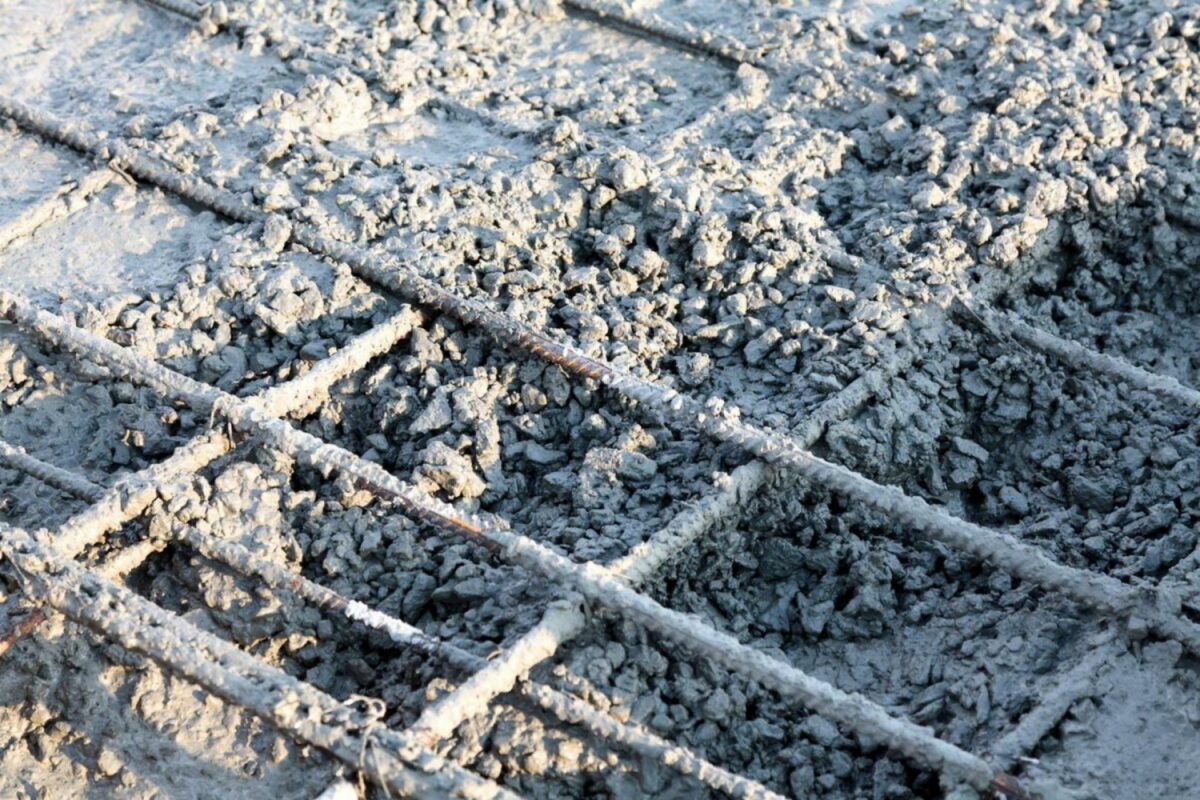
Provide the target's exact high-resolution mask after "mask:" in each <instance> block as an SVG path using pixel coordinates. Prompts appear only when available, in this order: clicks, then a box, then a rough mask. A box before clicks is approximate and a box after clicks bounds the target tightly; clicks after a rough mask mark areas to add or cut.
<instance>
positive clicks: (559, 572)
mask: <svg viewBox="0 0 1200 800" xmlns="http://www.w3.org/2000/svg"><path fill="white" fill-rule="evenodd" d="M0 315H3V316H5V317H7V318H8V319H9V320H10V321H12V322H13V323H15V324H16V325H18V326H19V327H21V328H22V329H24V330H26V331H28V332H30V333H32V334H35V335H37V336H39V337H41V338H43V339H45V340H47V341H48V342H50V343H51V344H52V345H54V346H56V347H60V348H62V349H64V350H66V351H67V352H70V353H73V354H75V355H76V356H78V357H81V358H85V359H88V360H91V361H95V362H97V363H99V364H101V365H103V366H105V367H107V368H108V369H109V371H110V372H112V374H113V375H114V376H116V377H117V378H120V379H125V380H130V381H133V382H136V383H139V384H142V385H146V386H149V387H151V388H153V389H154V390H155V391H157V392H159V393H160V394H162V395H164V396H166V397H170V398H172V399H175V400H178V401H181V402H184V403H186V404H188V405H189V406H191V407H192V408H193V409H195V410H197V411H201V412H205V413H212V414H213V415H214V416H217V417H219V418H221V419H224V420H225V421H226V422H227V423H228V424H229V425H231V426H232V427H233V428H235V429H237V430H241V431H243V432H245V433H248V434H256V435H260V436H262V437H263V438H264V439H266V440H267V441H268V442H270V444H271V445H272V446H274V447H276V448H278V449H280V450H282V451H284V452H286V453H288V454H289V455H291V456H292V457H294V458H296V459H297V460H299V461H301V462H303V463H306V464H309V465H310V466H312V467H314V468H316V469H318V470H321V471H322V472H324V473H328V472H332V471H338V472H340V473H342V474H343V475H347V476H350V477H352V478H355V479H357V480H358V481H359V482H360V484H361V485H362V486H364V487H365V488H367V489H369V490H370V491H373V492H375V493H376V494H377V495H379V496H382V497H385V498H388V499H390V500H392V501H394V502H395V503H396V504H397V505H398V506H399V507H400V508H401V509H402V510H404V511H405V512H406V513H407V514H408V515H409V516H411V517H413V518H414V519H417V520H420V521H422V522H425V523H427V524H429V525H431V526H434V527H436V528H438V529H440V530H443V531H447V532H450V533H457V534H459V535H461V536H464V537H467V538H470V539H474V540H477V541H480V542H486V543H489V544H490V545H491V546H493V547H495V548H496V549H498V550H499V551H500V553H501V555H502V556H503V557H504V558H505V559H506V560H509V561H511V562H513V563H516V564H519V565H521V566H524V567H526V568H528V569H531V570H533V571H535V572H538V573H539V574H542V575H544V576H545V577H547V578H550V579H551V580H552V581H555V582H557V583H559V584H560V585H561V586H563V587H564V588H566V589H568V590H574V591H577V592H579V593H580V594H582V595H583V596H584V597H585V598H587V599H588V600H590V601H591V602H593V603H595V604H597V605H599V606H601V607H604V608H608V609H610V610H613V611H616V612H617V613H619V614H622V615H624V616H627V617H628V618H630V619H633V620H635V621H637V622H640V623H641V624H643V625H645V626H646V627H647V628H649V629H651V630H653V631H656V632H657V633H659V634H661V635H663V636H665V637H667V638H670V639H673V640H675V641H677V642H679V643H681V644H683V645H684V646H685V647H687V648H689V649H691V650H693V651H694V652H696V653H698V654H700V655H702V656H705V657H707V658H709V659H711V660H713V661H714V662H716V663H718V664H720V665H722V666H724V667H726V668H727V669H730V670H732V671H735V672H738V673H740V674H742V675H744V676H746V677H748V678H751V679H753V680H755V681H758V682H760V683H762V684H763V685H764V686H767V687H770V688H772V689H775V690H776V691H778V692H779V693H780V694H782V695H784V696H786V697H791V698H794V699H796V700H798V701H799V702H801V703H802V704H804V705H805V706H807V707H809V708H811V709H812V710H814V711H816V712H817V713H820V714H822V715H824V716H826V717H828V718H830V719H832V720H834V721H836V722H839V723H841V724H843V725H845V726H846V727H848V728H850V729H851V730H854V731H857V732H859V733H862V734H866V735H868V736H870V737H872V738H873V739H875V740H876V741H879V742H881V743H883V744H885V745H886V746H888V747H890V748H892V749H893V750H895V751H897V752H899V753H901V754H903V755H904V756H906V757H907V758H909V759H911V760H913V761H915V762H916V763H919V764H922V765H924V766H926V767H928V768H930V769H934V770H937V771H938V772H942V773H944V774H945V775H947V776H948V777H950V778H952V779H955V780H961V781H964V782H966V783H968V784H970V785H972V786H974V787H976V788H980V789H983V788H985V787H986V786H987V785H988V784H989V782H990V780H991V777H992V770H991V769H990V768H989V767H988V765H987V763H986V762H985V761H983V760H982V759H980V758H979V757H977V756H974V755H972V754H970V753H968V752H966V751H964V750H962V749H960V748H958V747H956V746H954V745H952V744H950V743H949V742H946V741H943V740H941V739H938V738H937V737H936V736H934V735H933V734H932V733H931V732H930V731H929V730H928V729H927V728H923V727H920V726H918V725H915V724H913V723H911V722H908V721H907V720H903V719H898V718H896V717H893V716H892V715H891V714H889V713H888V712H887V711H886V710H885V709H883V708H882V707H881V706H879V705H877V704H875V703H873V702H871V701H870V700H868V699H866V698H865V697H862V696H861V695H857V694H850V693H846V692H843V691H841V690H839V689H837V688H835V687H833V686H831V685H829V684H827V683H825V682H824V681H821V680H818V679H816V678H813V677H812V676H810V675H808V674H806V673H804V672H802V671H801V670H799V669H797V668H795V667H793V666H792V665H790V664H787V663H785V662H782V661H780V660H778V659H775V658H772V657H770V656H768V655H767V654H765V653H763V652H762V651H759V650H756V649H754V648H752V647H749V646H747V645H744V644H742V643H741V642H739V641H738V640H737V639H735V638H734V637H733V636H730V635H729V634H726V633H723V632H721V631H717V630H715V629H714V628H712V627H711V626H709V625H706V624H705V623H703V622H701V621H699V620H697V619H695V618H693V617H690V616H688V615H685V614H682V613H680V612H677V611H673V610H670V609H667V608H664V607H663V606H661V605H659V604H658V603H656V602H654V601H653V600H651V599H650V598H648V597H646V596H644V595H641V594H639V593H638V592H636V591H634V590H632V589H630V588H629V587H628V586H626V585H625V584H624V583H623V582H622V581H620V580H619V579H617V578H615V577H614V576H613V575H612V574H611V573H610V572H608V570H606V569H604V568H603V567H600V566H597V565H595V564H582V565H581V564H576V563H575V562H573V561H570V560H569V559H567V558H565V557H563V556H561V555H559V554H557V553H555V552H553V551H551V550H549V549H548V548H546V547H545V546H543V545H541V544H539V543H537V542H535V541H533V540H532V539H529V538H527V537H525V536H522V535H520V534H517V533H514V532H512V531H511V530H507V529H505V528H501V527H498V526H497V525H495V524H492V523H489V522H486V521H484V520H483V519H480V518H478V517H476V516H475V515H472V514H466V513H462V512H459V511H457V510H455V509H454V508H452V507H451V506H449V505H447V504H446V503H443V502H442V501H440V500H437V499H436V498H434V497H432V496H430V495H428V494H426V493H425V492H423V491H421V490H420V489H418V488H416V487H414V486H411V485H409V484H406V483H404V482H403V481H401V480H399V479H398V478H396V477H395V476H393V475H391V474H390V473H388V472H387V471H385V470H384V469H383V468H382V467H380V466H379V465H378V464H375V463H373V462H370V461H366V460H365V459H362V458H360V457H358V456H356V455H354V454H353V453H350V452H349V451H347V450H345V449H343V448H341V447H337V446H335V445H331V444H327V443H325V442H322V441H321V440H320V439H317V438H316V437H314V436H312V435H310V434H307V433H304V432H303V431H299V430H296V429H295V428H293V427H291V426H290V425H288V424H287V423H285V422H283V421H281V420H279V419H277V418H275V417H271V416H269V415H267V414H265V413H264V412H263V411H261V410H260V409H259V408H257V407H256V406H255V405H254V404H252V403H249V402H247V401H245V400H242V399H240V398H237V397H234V396H233V395H230V394H228V393H226V392H222V391H221V390H219V389H217V388H215V387H211V386H206V385H204V384H201V383H199V382H198V381H195V380H192V379H190V378H188V377H186V376H184V375H180V374H178V373H175V372H173V371H171V370H169V369H167V368H165V367H163V366H161V365H159V364H156V363H154V362H151V361H148V360H147V359H145V358H144V357H142V356H141V355H139V354H137V353H136V352H134V351H132V350H129V349H128V348H123V347H119V346H117V345H115V344H113V343H112V342H110V341H108V340H107V339H102V338H100V337H98V336H95V335H93V334H90V333H88V332H86V331H84V330H82V329H80V328H78V327H76V326H75V325H72V324H71V323H69V322H67V321H66V320H64V319H62V318H60V317H57V316H55V315H53V314H49V313H47V312H45V311H41V310H38V309H36V308H35V307H33V306H32V305H31V304H30V303H29V302H28V301H27V300H25V299H24V298H22V297H19V296H17V295H15V294H12V293H9V292H3V291H0ZM606 382H607V381H606ZM768 452H770V451H768ZM864 480H865V479H864ZM901 496H903V495H901Z"/></svg>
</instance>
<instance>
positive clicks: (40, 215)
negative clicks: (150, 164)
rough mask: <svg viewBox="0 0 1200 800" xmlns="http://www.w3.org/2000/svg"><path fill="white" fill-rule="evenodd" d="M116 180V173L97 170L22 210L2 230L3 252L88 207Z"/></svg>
mask: <svg viewBox="0 0 1200 800" xmlns="http://www.w3.org/2000/svg"><path fill="white" fill-rule="evenodd" d="M116 177H117V173H115V172H113V171H112V170H111V169H108V168H106V167H100V168H99V169H94V170H92V171H91V172H89V173H88V174H87V175H84V176H83V177H82V178H80V179H79V180H77V181H72V182H70V183H68V184H65V185H64V186H62V187H61V188H59V189H58V190H56V191H55V192H53V193H52V194H51V195H50V196H49V197H46V198H45V199H43V200H41V201H40V202H38V203H35V204H34V205H32V206H30V207H29V208H27V209H25V210H23V211H22V212H21V213H20V214H19V215H18V216H17V218H16V219H14V220H13V221H11V222H9V223H7V224H6V225H4V226H3V227H0V250H3V249H4V248H6V247H8V246H9V245H10V244H12V243H13V242H15V241H16V240H18V239H21V238H24V237H26V236H29V235H30V234H32V233H33V232H34V231H36V230H38V229H39V228H41V227H43V226H45V225H48V224H49V223H51V222H56V221H58V220H61V219H64V218H65V217H68V216H70V215H71V214H73V213H74V212H75V211H77V210H80V209H82V208H84V207H86V205H87V200H88V198H89V197H91V196H92V195H94V194H95V193H96V192H98V191H100V190H101V189H103V188H104V187H105V186H108V184H110V183H111V182H112V181H113V179H114V178H116Z"/></svg>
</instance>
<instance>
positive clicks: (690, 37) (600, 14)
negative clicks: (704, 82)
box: [561, 0, 768, 69]
mask: <svg viewBox="0 0 1200 800" xmlns="http://www.w3.org/2000/svg"><path fill="white" fill-rule="evenodd" d="M561 2H562V6H563V8H564V9H565V10H566V11H567V13H569V14H574V15H576V16H580V17H582V18H584V19H587V20H589V21H591V22H594V23H596V24H598V25H603V26H605V27H609V28H612V29H614V30H616V31H620V32H621V33H625V34H629V35H633V36H639V37H644V38H648V39H651V40H656V41H658V42H660V43H663V44H666V45H668V46H670V47H673V48H676V49H679V50H683V51H685V52H690V53H694V54H698V55H702V56H708V57H710V58H713V59H715V60H717V61H718V62H720V63H721V64H723V65H725V66H726V67H730V68H736V67H737V66H738V65H739V64H750V65H752V66H755V67H758V68H759V69H768V67H767V65H765V64H763V63H762V62H761V61H759V60H758V59H756V58H755V57H754V56H753V55H752V54H751V52H750V48H748V47H746V46H745V45H744V44H742V43H741V42H733V41H731V40H730V39H729V37H727V36H721V35H718V34H714V33H711V32H708V33H707V34H706V33H703V32H702V33H699V34H690V33H686V32H684V31H681V30H678V29H676V28H673V27H671V26H669V25H664V24H662V23H660V22H657V21H654V20H649V19H646V18H644V17H641V16H638V15H633V14H630V13H629V12H627V11H623V10H621V9H618V8H615V7H613V6H611V5H609V4H607V3H602V2H596V0H561ZM721 42H726V43H724V44H722V43H721Z"/></svg>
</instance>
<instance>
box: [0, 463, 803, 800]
mask: <svg viewBox="0 0 1200 800" xmlns="http://www.w3.org/2000/svg"><path fill="white" fill-rule="evenodd" d="M4 446H6V445H5V443H4V442H3V441H0V449H2V448H3V447H4ZM17 468H18V469H22V470H24V471H26V472H28V473H29V474H30V475H32V476H34V477H41V476H47V475H54V476H56V477H57V476H60V474H61V473H66V474H67V475H73V473H70V472H69V471H67V470H62V469H60V468H58V467H54V466H52V465H50V464H47V463H46V462H43V461H40V460H38V459H34V458H32V457H27V459H25V460H22V461H21V462H20V464H19V465H17ZM73 487H74V489H75V492H74V493H75V494H76V496H78V497H79V498H81V499H84V500H93V501H95V500H97V499H99V498H100V497H102V496H103V494H104V489H103V487H101V486H99V485H98V484H94V483H92V482H91V481H88V480H86V479H83V478H78V477H77V478H76V481H75V483H74V484H73ZM170 527H171V539H172V540H173V541H176V542H179V543H181V544H185V545H187V546H189V547H191V548H192V549H193V550H195V551H196V552H198V553H199V554H201V555H202V556H204V557H205V558H208V559H211V560H212V561H216V562H218V563H221V564H224V565H225V566H227V567H229V568H230V569H233V570H234V571H235V572H237V573H239V574H241V575H247V576H255V577H258V578H260V579H262V581H263V582H264V583H266V584H267V585H268V586H270V587H271V588H273V589H276V590H280V591H286V592H288V593H290V594H292V595H294V596H296V597H298V598H300V599H302V600H304V601H306V602H309V603H312V604H313V605H315V606H317V607H319V608H323V609H325V610H328V611H333V612H336V613H339V614H341V615H342V616H344V617H345V618H346V619H348V620H350V621H353V622H358V623H360V624H362V625H363V626H365V627H368V628H371V629H373V630H377V631H380V632H381V633H384V634H386V635H387V636H388V637H389V638H390V639H391V640H392V641H393V642H396V643H397V644H402V645H405V646H407V647H413V648H416V649H418V650H420V651H421V652H423V653H426V654H428V655H431V656H434V657H437V658H441V659H442V660H444V661H446V662H447V663H449V664H451V665H452V666H454V667H456V668H458V669H460V670H463V671H466V672H470V673H472V679H471V680H474V679H475V676H478V675H480V674H481V673H483V671H484V668H485V667H486V666H487V665H488V663H489V662H488V661H487V659H484V658H481V657H480V656H476V655H474V654H473V653H470V652H468V651H466V650H463V649H462V648H460V647H456V646H454V645H452V644H449V643H446V642H443V641H441V640H439V639H437V638H435V637H433V636H430V635H428V634H426V633H425V632H424V631H422V630H421V629H419V628H417V627H415V626H413V625H410V624H409V623H407V622H405V621H403V620H401V619H399V618H397V617H395V616H393V615H389V614H384V613H382V612H379V611H376V610H374V609H372V608H370V607H369V606H366V605H365V604H363V603H360V602H358V601H356V600H350V599H348V598H346V597H344V596H342V595H340V594H338V593H337V592H335V591H334V590H332V589H329V588H327V587H325V586H322V585H321V584H319V583H316V582H315V581H312V580H309V579H308V578H305V577H304V576H303V575H300V574H298V573H295V572H292V571H291V570H289V569H288V568H286V567H284V566H282V565H280V564H277V563H275V562H274V561H270V560H267V559H265V558H262V557H261V556H258V555H255V554H254V553H253V552H252V551H250V550H249V549H247V548H246V547H243V546H242V545H240V544H237V543H236V542H233V541H229V540H226V539H220V538H217V537H215V536H213V535H211V534H208V533H204V532H203V531H201V530H199V529H197V528H195V527H193V526H191V525H185V524H178V523H177V524H172V525H171V526H170ZM156 548H157V542H154V541H152V540H149V539H146V540H142V541H140V542H138V543H136V544H135V545H132V546H130V547H126V548H124V549H122V550H121V551H119V552H118V553H117V554H116V556H114V557H113V558H110V559H108V560H107V561H106V562H105V564H104V565H103V571H104V572H106V573H108V574H110V575H111V574H114V573H115V574H123V573H125V572H126V571H127V570H128V569H129V567H130V566H131V565H133V566H136V565H137V564H140V563H141V562H142V561H143V560H144V559H145V557H146V556H147V555H149V553H150V552H151V551H153V550H154V549H156ZM554 611H557V612H559V614H561V615H563V616H565V617H570V618H571V619H572V621H573V620H575V619H578V620H580V621H582V614H580V613H579V611H578V610H577V608H576V607H575V606H574V605H573V604H571V603H558V604H556V605H555V606H554V608H553V609H552V612H551V614H548V615H547V618H548V619H555V618H556V617H555V616H554V615H553V612H554ZM44 618H45V616H44V614H43V613H42V612H41V610H40V609H37V610H34V611H32V613H30V615H29V616H28V617H25V618H23V619H22V620H21V621H20V622H19V623H18V624H17V625H16V626H14V627H13V631H12V632H11V633H10V634H6V635H4V636H0V655H3V653H4V652H5V651H6V650H7V649H8V648H9V647H11V645H12V644H13V643H14V642H15V641H16V640H17V639H19V638H20V637H21V636H23V635H26V634H28V633H29V632H30V631H32V630H33V628H34V627H35V626H36V625H37V624H38V623H39V622H40V621H42V620H43V619H44ZM10 639H11V641H10ZM468 682H469V681H468ZM514 684H516V680H515V679H514V680H510V681H509V682H508V685H507V686H506V687H504V688H502V689H500V690H498V691H493V692H491V693H490V694H489V695H488V701H487V702H490V701H491V699H492V698H494V697H495V696H496V695H498V694H502V693H503V692H506V691H509V690H511V689H513V688H514ZM465 685H466V684H464V686H465ZM485 688H487V689H491V688H492V687H485ZM516 688H517V689H518V691H520V693H521V694H522V695H524V696H525V697H527V698H529V699H530V700H532V701H533V702H534V703H535V704H537V705H538V706H539V707H541V708H542V709H543V710H545V711H548V712H550V713H551V714H553V715H554V716H556V717H557V718H558V719H560V720H561V721H563V722H566V723H568V724H577V725H582V726H584V727H586V728H587V729H588V730H590V731H591V732H592V733H594V734H595V735H597V736H598V737H600V738H601V739H602V740H604V741H607V742H609V743H612V744H615V745H618V746H623V747H625V748H627V749H629V750H631V751H633V752H635V753H638V754H639V755H643V756H646V757H649V758H653V759H655V760H657V761H659V762H661V763H662V764H663V765H664V766H667V767H670V768H672V769H675V770H677V771H678V772H680V773H681V774H683V775H689V776H692V777H695V778H696V779H698V780H700V781H702V782H704V783H706V784H707V785H709V786H711V787H712V788H714V789H717V790H718V791H722V792H725V793H726V794H728V795H730V796H731V797H737V798H747V800H750V799H751V798H754V799H756V800H782V798H781V797H780V795H778V794H776V793H774V792H772V791H770V790H769V789H767V788H766V787H765V786H763V785H762V784H760V783H759V782H757V781H754V780H751V779H749V778H745V777H742V776H740V775H737V774H735V773H732V772H730V771H728V770H725V769H723V768H721V767H718V766H716V765H714V764H712V763H710V762H708V761H707V760H705V759H703V758H700V757H699V756H697V755H696V754H695V753H694V752H692V751H691V750H690V749H688V748H686V747H681V746H678V745H673V744H671V743H670V742H668V741H666V740H665V739H662V738H661V737H659V736H656V735H655V734H653V733H650V732H649V731H647V730H645V728H643V727H642V726H640V725H636V724H629V723H623V722H619V721H617V720H615V719H613V718H612V717H611V716H609V715H608V714H604V713H602V712H600V711H598V710H596V709H595V708H593V707H592V706H591V705H589V704H588V703H585V702H584V701H582V700H579V699H578V698H576V697H572V696H571V695H569V694H567V693H565V692H562V691H559V690H557V689H554V688H552V687H549V686H545V685H543V684H540V683H536V682H522V683H521V684H520V685H519V686H516ZM461 691H462V687H459V689H458V690H456V693H457V692H461ZM411 732H412V733H413V734H414V735H420V734H419V732H418V731H417V730H412V731H411Z"/></svg>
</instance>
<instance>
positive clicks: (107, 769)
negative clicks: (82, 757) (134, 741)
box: [96, 747, 121, 778]
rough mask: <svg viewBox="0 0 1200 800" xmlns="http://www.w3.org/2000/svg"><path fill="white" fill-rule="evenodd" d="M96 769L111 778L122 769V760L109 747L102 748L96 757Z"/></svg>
mask: <svg viewBox="0 0 1200 800" xmlns="http://www.w3.org/2000/svg"><path fill="white" fill-rule="evenodd" d="M96 771H97V772H99V773H100V774H101V775H103V776H104V777H106V778H111V777H112V776H113V775H116V774H117V773H118V772H120V771H121V760H120V759H119V758H117V756H116V754H115V753H113V751H112V750H109V749H108V748H107V747H105V748H103V749H101V750H100V755H99V757H98V758H97V759H96Z"/></svg>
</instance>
